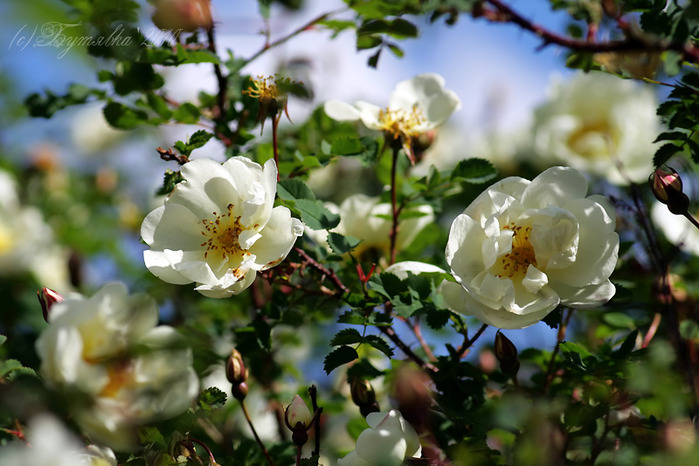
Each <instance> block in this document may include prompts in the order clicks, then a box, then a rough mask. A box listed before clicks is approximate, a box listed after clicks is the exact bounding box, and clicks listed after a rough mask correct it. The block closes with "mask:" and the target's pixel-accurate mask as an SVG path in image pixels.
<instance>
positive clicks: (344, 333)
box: [330, 328, 364, 346]
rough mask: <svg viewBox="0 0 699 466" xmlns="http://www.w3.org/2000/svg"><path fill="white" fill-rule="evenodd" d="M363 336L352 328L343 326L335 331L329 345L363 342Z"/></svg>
mask: <svg viewBox="0 0 699 466" xmlns="http://www.w3.org/2000/svg"><path fill="white" fill-rule="evenodd" d="M363 342H364V337H363V336H362V335H361V334H360V333H359V332H358V331H357V329H354V328H344V329H342V330H340V331H339V332H337V333H336V334H335V336H334V337H333V339H332V340H330V345H331V346H340V345H352V344H355V343H363Z"/></svg>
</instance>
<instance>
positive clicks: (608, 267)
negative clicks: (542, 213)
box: [552, 199, 619, 286]
mask: <svg viewBox="0 0 699 466" xmlns="http://www.w3.org/2000/svg"><path fill="white" fill-rule="evenodd" d="M565 207H566V209H568V210H569V211H570V212H572V213H573V215H575V217H576V218H577V220H578V225H579V228H580V233H579V237H580V241H579V244H578V254H577V256H576V260H575V263H574V264H571V266H570V267H567V268H563V269H556V272H555V274H552V277H554V278H555V280H556V281H560V282H564V283H566V284H568V285H571V286H588V285H594V284H599V283H602V282H604V281H605V280H607V279H608V278H609V276H610V275H611V273H612V272H613V271H614V268H615V267H616V262H617V258H618V252H619V235H618V234H616V233H615V232H614V226H615V224H614V221H613V220H612V219H610V218H609V216H608V215H607V213H606V210H605V209H604V208H603V207H602V206H601V205H600V204H598V203H596V202H594V201H591V200H589V199H578V200H576V201H573V202H569V203H567V204H566V205H565Z"/></svg>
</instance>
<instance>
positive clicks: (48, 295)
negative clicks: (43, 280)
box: [36, 287, 63, 322]
mask: <svg viewBox="0 0 699 466" xmlns="http://www.w3.org/2000/svg"><path fill="white" fill-rule="evenodd" d="M36 295H37V297H38V298H39V303H40V304H41V311H42V312H43V314H44V320H45V321H46V322H48V321H49V312H50V311H51V307H53V305H54V304H56V303H60V302H61V301H63V296H62V295H60V294H58V293H56V292H55V291H53V290H52V289H50V288H46V287H44V288H42V289H40V290H39V291H37V292H36Z"/></svg>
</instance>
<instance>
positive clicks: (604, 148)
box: [568, 120, 616, 159]
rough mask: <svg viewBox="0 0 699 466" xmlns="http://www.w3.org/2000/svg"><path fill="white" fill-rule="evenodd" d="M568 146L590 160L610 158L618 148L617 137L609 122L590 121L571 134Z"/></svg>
mask: <svg viewBox="0 0 699 466" xmlns="http://www.w3.org/2000/svg"><path fill="white" fill-rule="evenodd" d="M568 146H569V147H571V148H572V149H573V150H574V151H575V152H577V153H578V154H580V155H582V156H583V157H585V158H588V159H595V158H601V157H608V156H609V155H610V154H612V153H613V150H614V147H615V146H616V137H615V134H614V131H613V129H612V128H611V127H610V125H609V123H608V122H607V121H604V120H597V121H589V122H586V123H584V124H583V125H581V126H580V127H579V128H577V129H576V130H575V131H573V132H572V133H571V134H570V136H569V137H568Z"/></svg>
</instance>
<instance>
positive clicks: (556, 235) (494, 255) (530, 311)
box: [442, 167, 619, 329]
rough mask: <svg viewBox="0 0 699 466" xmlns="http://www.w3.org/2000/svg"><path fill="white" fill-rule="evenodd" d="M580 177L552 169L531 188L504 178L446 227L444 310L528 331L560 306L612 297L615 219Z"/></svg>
mask: <svg viewBox="0 0 699 466" xmlns="http://www.w3.org/2000/svg"><path fill="white" fill-rule="evenodd" d="M586 196H587V181H586V180H585V177H584V176H583V175H582V174H581V173H580V172H579V171H577V170H575V169H573V168H565V167H553V168H550V169H548V170H546V171H544V172H543V173H541V174H540V175H539V176H537V177H536V178H534V180H532V181H528V180H525V179H523V178H519V177H510V178H505V179H503V180H501V181H499V182H497V183H495V184H494V185H492V186H490V187H489V188H488V189H486V190H485V191H484V192H483V193H481V194H480V195H479V196H478V197H477V198H476V199H475V200H474V201H473V202H472V203H471V205H470V206H468V207H467V208H466V210H464V212H463V213H462V214H461V215H459V216H458V217H456V219H455V220H454V222H453V223H452V225H451V230H450V232H449V239H448V242H447V247H446V260H447V263H448V264H449V266H450V267H451V273H452V275H453V276H454V278H456V280H457V282H458V283H454V282H444V283H443V285H442V290H443V293H444V298H445V300H446V302H447V304H448V305H449V307H450V308H451V309H453V310H455V311H457V312H461V313H463V314H467V315H473V316H475V317H477V318H478V319H480V320H481V321H483V322H485V323H487V324H490V325H494V326H496V327H500V328H510V329H511V328H523V327H527V326H529V325H532V324H534V323H536V322H538V321H539V320H541V319H542V318H544V317H545V316H546V315H547V314H548V313H549V312H551V311H552V310H553V309H554V308H555V307H556V306H558V304H559V303H560V304H564V305H566V306H570V307H573V308H585V307H593V306H597V305H600V304H603V303H605V302H606V301H608V300H609V299H610V298H611V297H612V296H613V295H614V291H615V288H614V285H612V283H611V282H610V281H609V276H610V274H611V273H612V271H613V270H614V268H615V266H616V262H617V256H618V249H619V236H618V235H617V233H616V232H615V231H614V229H615V226H616V215H615V213H614V209H613V207H612V206H611V204H610V202H609V200H608V199H607V198H605V197H603V196H597V195H593V196H588V197H586Z"/></svg>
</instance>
